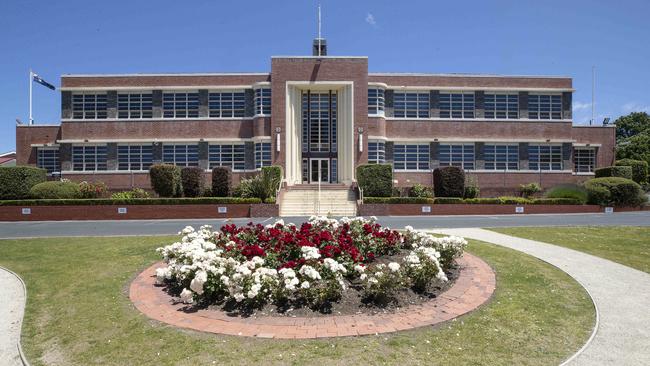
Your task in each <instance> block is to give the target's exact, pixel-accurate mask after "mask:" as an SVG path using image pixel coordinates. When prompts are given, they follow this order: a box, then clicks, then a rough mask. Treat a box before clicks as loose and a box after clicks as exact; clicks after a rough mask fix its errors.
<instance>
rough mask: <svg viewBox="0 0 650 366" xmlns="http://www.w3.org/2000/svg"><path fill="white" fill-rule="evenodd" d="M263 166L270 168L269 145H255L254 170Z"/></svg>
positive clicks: (268, 143)
mask: <svg viewBox="0 0 650 366" xmlns="http://www.w3.org/2000/svg"><path fill="white" fill-rule="evenodd" d="M263 166H271V143H270V142H257V143H255V169H259V168H261V167H263Z"/></svg>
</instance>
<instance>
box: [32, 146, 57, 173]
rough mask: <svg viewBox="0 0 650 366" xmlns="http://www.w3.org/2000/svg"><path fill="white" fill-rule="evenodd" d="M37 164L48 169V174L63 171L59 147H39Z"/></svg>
mask: <svg viewBox="0 0 650 366" xmlns="http://www.w3.org/2000/svg"><path fill="white" fill-rule="evenodd" d="M36 166H38V167H39V168H42V169H45V170H47V174H52V173H54V172H60V171H61V162H60V161H59V148H58V147H39V148H38V150H37V156H36Z"/></svg>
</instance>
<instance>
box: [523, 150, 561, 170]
mask: <svg viewBox="0 0 650 366" xmlns="http://www.w3.org/2000/svg"><path fill="white" fill-rule="evenodd" d="M528 169H530V170H562V146H560V145H529V146H528Z"/></svg>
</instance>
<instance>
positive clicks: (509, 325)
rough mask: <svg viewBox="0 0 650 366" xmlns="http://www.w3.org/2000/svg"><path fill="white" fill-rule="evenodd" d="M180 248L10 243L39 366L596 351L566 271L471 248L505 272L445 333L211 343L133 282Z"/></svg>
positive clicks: (448, 358)
mask: <svg viewBox="0 0 650 366" xmlns="http://www.w3.org/2000/svg"><path fill="white" fill-rule="evenodd" d="M171 240H173V239H172V238H162V237H141V238H134V237H128V238H65V239H61V238H50V239H26V240H0V265H2V266H5V267H7V268H10V269H12V270H14V271H16V272H17V273H18V274H20V275H21V276H22V277H23V279H24V280H25V281H26V283H27V291H28V302H27V311H26V316H25V322H24V325H23V345H24V348H25V351H26V352H27V356H28V358H29V360H30V361H31V363H32V364H33V365H40V364H52V365H93V364H101V365H127V364H130V365H196V364H201V365H203V364H207V365H211V364H215V365H223V364H236V365H244V364H265V365H266V364H282V365H284V364H300V365H302V364H317V365H329V364H336V365H351V364H371V365H378V364H400V365H412V364H430V365H433V364H454V365H466V364H471V365H478V364H485V365H512V364H516V365H550V364H558V363H560V362H561V361H562V360H564V359H565V358H567V357H568V356H570V355H571V354H573V353H574V352H575V351H576V350H578V349H579V348H580V347H581V346H582V345H583V344H584V342H585V341H586V339H587V338H588V336H589V335H590V333H591V330H592V328H593V325H594V317H595V315H594V309H593V305H592V304H591V302H590V300H589V299H588V296H587V294H586V293H585V292H584V290H583V289H582V288H581V287H580V286H579V285H578V284H577V283H576V282H574V281H573V280H572V279H571V278H570V277H568V276H567V275H566V274H564V273H563V272H561V271H559V270H557V269H555V268H554V267H552V266H550V265H548V264H545V263H543V262H541V261H539V260H536V259H534V258H533V257H530V256H527V255H524V254H521V253H518V252H515V251H513V250H510V249H505V248H501V247H497V246H492V245H489V244H484V243H478V242H471V243H470V247H469V248H470V251H471V252H472V253H474V254H476V255H478V256H480V257H482V258H484V259H485V260H486V261H487V262H488V263H490V265H491V266H492V267H493V268H494V269H495V270H496V271H497V291H496V294H495V297H494V298H493V299H492V301H491V302H490V303H489V304H487V305H486V306H484V307H483V308H481V309H480V310H478V311H476V312H474V313H472V314H470V315H468V316H465V317H462V318H460V319H459V320H457V321H452V322H448V323H446V324H443V325H442V326H439V327H437V328H433V327H428V328H420V329H416V330H411V331H405V332H400V333H395V334H383V335H381V334H380V335H377V336H366V337H356V338H349V337H348V338H334V339H324V340H313V341H311V340H298V341H277V340H268V339H251V338H243V337H232V336H220V335H214V334H203V333H198V332H194V331H186V330H180V329H176V328H173V327H169V326H166V325H164V324H160V323H157V322H155V321H151V320H149V319H147V318H146V317H145V316H144V315H142V314H140V313H139V312H138V311H137V310H136V309H135V308H134V307H133V306H132V305H131V303H130V301H129V299H128V297H127V294H126V291H127V288H128V285H129V282H130V280H131V279H132V278H133V277H134V276H135V275H136V274H137V273H138V272H139V271H140V270H142V269H144V268H145V267H147V266H149V265H150V264H152V263H153V262H154V261H156V260H158V256H157V254H156V253H155V252H154V248H156V247H158V246H159V245H161V244H163V243H169V242H170V241H171Z"/></svg>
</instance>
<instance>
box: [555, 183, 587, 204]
mask: <svg viewBox="0 0 650 366" xmlns="http://www.w3.org/2000/svg"><path fill="white" fill-rule="evenodd" d="M544 196H545V197H546V198H570V199H574V200H577V201H580V202H581V203H583V204H584V203H587V198H588V195H587V190H586V189H584V187H581V186H578V185H575V184H560V185H557V186H555V187H552V188H551V189H549V190H548V191H546V194H545V195H544Z"/></svg>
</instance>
